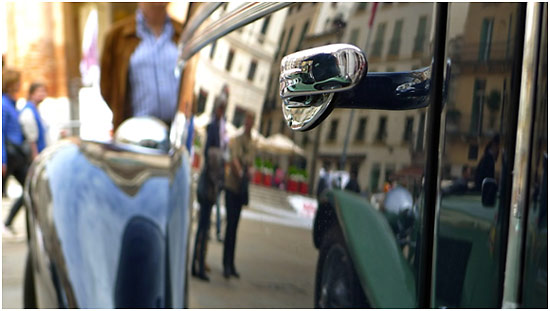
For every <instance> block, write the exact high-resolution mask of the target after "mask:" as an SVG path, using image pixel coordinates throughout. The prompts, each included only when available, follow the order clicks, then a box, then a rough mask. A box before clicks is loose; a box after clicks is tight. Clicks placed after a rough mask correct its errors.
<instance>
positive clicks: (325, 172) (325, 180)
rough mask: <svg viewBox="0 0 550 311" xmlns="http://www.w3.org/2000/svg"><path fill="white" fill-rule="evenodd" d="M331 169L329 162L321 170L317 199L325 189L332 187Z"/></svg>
mask: <svg viewBox="0 0 550 311" xmlns="http://www.w3.org/2000/svg"><path fill="white" fill-rule="evenodd" d="M329 180H330V170H329V167H328V165H327V164H324V165H323V166H322V167H321V169H320V170H319V181H318V182H317V199H319V197H320V196H321V194H322V193H323V191H325V189H327V188H330V182H329Z"/></svg>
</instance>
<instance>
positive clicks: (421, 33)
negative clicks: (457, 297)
mask: <svg viewBox="0 0 550 311" xmlns="http://www.w3.org/2000/svg"><path fill="white" fill-rule="evenodd" d="M427 22H428V17H426V16H422V17H420V19H419V20H418V27H416V37H415V38H414V49H413V52H414V53H421V52H422V51H423V50H424V41H426V24H427Z"/></svg>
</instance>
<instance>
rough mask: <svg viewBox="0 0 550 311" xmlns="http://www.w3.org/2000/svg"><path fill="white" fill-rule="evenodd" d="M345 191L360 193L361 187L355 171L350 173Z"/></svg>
mask: <svg viewBox="0 0 550 311" xmlns="http://www.w3.org/2000/svg"><path fill="white" fill-rule="evenodd" d="M345 190H348V191H351V192H355V193H360V192H361V187H360V186H359V182H358V181H357V171H352V172H351V174H350V178H349V181H348V183H347V184H346V187H345Z"/></svg>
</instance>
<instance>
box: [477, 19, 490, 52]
mask: <svg viewBox="0 0 550 311" xmlns="http://www.w3.org/2000/svg"><path fill="white" fill-rule="evenodd" d="M492 35H493V19H488V18H484V19H483V23H482V24H481V33H480V39H479V60H480V61H488V60H489V54H490V53H491V37H492Z"/></svg>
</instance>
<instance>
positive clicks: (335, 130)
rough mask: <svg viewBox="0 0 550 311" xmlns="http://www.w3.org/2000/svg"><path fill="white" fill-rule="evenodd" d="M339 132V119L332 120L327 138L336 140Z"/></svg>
mask: <svg viewBox="0 0 550 311" xmlns="http://www.w3.org/2000/svg"><path fill="white" fill-rule="evenodd" d="M337 134H338V120H332V121H331V122H330V128H329V131H328V136H327V140H328V141H334V140H336V136H337Z"/></svg>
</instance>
